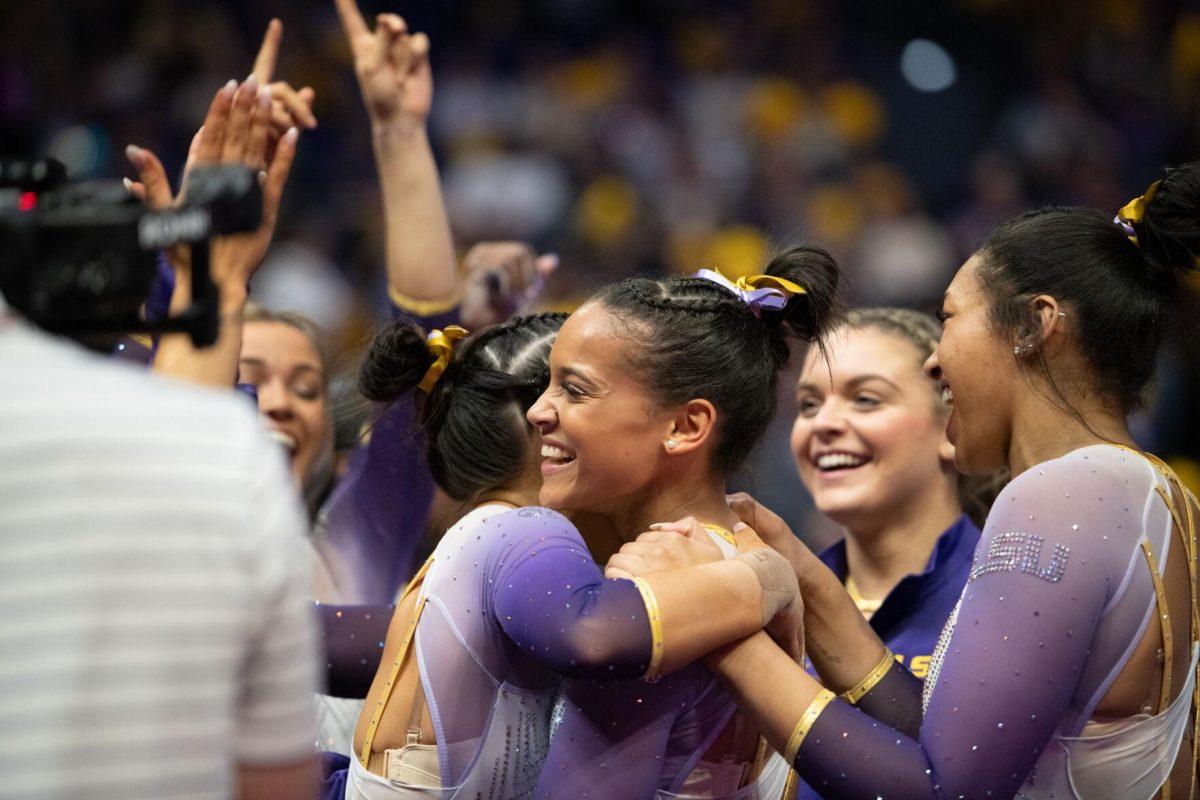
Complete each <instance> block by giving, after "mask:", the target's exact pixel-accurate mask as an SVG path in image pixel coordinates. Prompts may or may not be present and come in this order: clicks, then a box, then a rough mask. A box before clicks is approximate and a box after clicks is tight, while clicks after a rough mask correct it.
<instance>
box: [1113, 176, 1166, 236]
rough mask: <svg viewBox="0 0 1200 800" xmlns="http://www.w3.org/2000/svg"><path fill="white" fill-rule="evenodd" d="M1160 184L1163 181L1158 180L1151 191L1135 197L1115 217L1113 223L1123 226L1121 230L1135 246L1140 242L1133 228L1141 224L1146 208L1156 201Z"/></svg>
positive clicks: (1151, 185)
mask: <svg viewBox="0 0 1200 800" xmlns="http://www.w3.org/2000/svg"><path fill="white" fill-rule="evenodd" d="M1160 183H1162V181H1161V180H1157V181H1155V182H1154V183H1152V184H1150V188H1149V189H1147V190H1146V191H1145V192H1144V193H1143V194H1142V195H1141V196H1139V197H1135V198H1133V199H1132V200H1130V201H1129V202H1128V203H1126V204H1125V205H1124V206H1123V207H1122V208H1121V210H1120V211H1118V212H1117V215H1116V216H1115V217H1113V222H1115V223H1116V224H1117V225H1120V226H1121V230H1123V231H1125V235H1126V236H1128V237H1129V241H1131V242H1133V243H1134V244H1138V240H1137V231H1135V230H1134V228H1133V226H1134V225H1136V224H1137V223H1139V222H1141V221H1142V218H1143V217H1145V216H1146V206H1147V205H1148V204H1149V203H1150V201H1151V200H1153V199H1154V195H1156V194H1158V185H1159V184H1160Z"/></svg>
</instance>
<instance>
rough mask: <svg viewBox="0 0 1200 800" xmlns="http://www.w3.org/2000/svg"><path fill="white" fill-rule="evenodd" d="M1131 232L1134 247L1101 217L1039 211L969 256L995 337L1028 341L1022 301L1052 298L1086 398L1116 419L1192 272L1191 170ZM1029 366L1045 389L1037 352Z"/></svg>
mask: <svg viewBox="0 0 1200 800" xmlns="http://www.w3.org/2000/svg"><path fill="white" fill-rule="evenodd" d="M1132 227H1133V231H1134V233H1135V235H1136V242H1135V241H1133V240H1131V239H1130V237H1129V236H1128V234H1127V232H1126V230H1125V228H1124V227H1123V226H1122V225H1120V224H1118V223H1116V222H1114V221H1113V219H1112V217H1111V216H1110V215H1109V214H1107V213H1101V212H1097V211H1091V210H1088V209H1082V208H1042V209H1038V210H1036V211H1030V212H1027V213H1025V214H1022V215H1021V216H1019V217H1017V218H1016V219H1013V220H1011V221H1009V222H1007V223H1005V224H1004V225H1001V226H1000V227H999V228H997V229H996V230H995V231H993V232H992V234H991V235H990V236H989V237H988V240H987V241H986V242H985V243H984V245H983V247H981V248H980V250H979V256H980V257H981V263H980V267H981V271H980V277H981V280H982V282H983V285H984V287H985V289H986V290H987V291H988V293H989V295H990V298H991V303H992V307H991V317H992V322H993V324H994V326H995V327H996V329H997V330H998V331H1000V332H1001V333H1002V334H1005V335H1007V336H1009V337H1010V338H1011V340H1012V342H1013V343H1014V345H1015V344H1017V343H1018V342H1019V341H1022V340H1024V339H1026V338H1027V337H1034V338H1035V339H1036V334H1037V332H1038V331H1040V324H1039V321H1038V319H1037V317H1036V315H1035V313H1034V311H1033V308H1032V306H1031V304H1030V300H1031V299H1032V298H1034V297H1036V296H1037V295H1039V294H1048V295H1051V296H1053V297H1054V298H1055V299H1057V300H1058V302H1059V303H1060V305H1061V306H1062V308H1063V309H1064V311H1065V312H1066V313H1067V314H1068V315H1069V317H1070V318H1071V323H1070V324H1071V327H1072V328H1073V330H1074V332H1075V334H1076V337H1077V339H1076V340H1077V342H1078V346H1079V348H1080V350H1081V352H1082V353H1083V355H1084V357H1085V358H1086V359H1087V361H1088V363H1089V365H1090V366H1091V369H1092V373H1093V375H1094V376H1095V383H1096V386H1095V387H1094V388H1095V390H1096V391H1097V392H1100V393H1102V394H1105V395H1107V396H1109V397H1111V398H1113V399H1114V401H1115V402H1116V403H1118V404H1119V405H1120V407H1121V408H1122V409H1123V410H1125V411H1131V410H1133V409H1135V408H1137V407H1138V406H1139V405H1140V403H1141V395H1142V391H1143V390H1144V389H1145V387H1146V384H1147V383H1149V381H1150V378H1151V376H1152V375H1153V373H1154V366H1155V359H1156V357H1157V354H1158V349H1159V346H1160V345H1161V344H1162V340H1163V336H1164V335H1165V333H1166V331H1167V328H1168V324H1169V320H1170V318H1171V312H1172V311H1173V310H1174V309H1175V307H1176V305H1177V301H1178V300H1179V299H1180V294H1179V289H1180V284H1181V278H1182V277H1183V276H1184V275H1185V274H1187V273H1188V272H1194V271H1195V269H1196V263H1195V260H1194V259H1195V256H1196V255H1197V254H1200V163H1198V162H1192V163H1189V164H1185V165H1184V166H1182V167H1179V168H1177V169H1172V170H1168V172H1167V174H1166V177H1164V178H1163V180H1162V182H1161V183H1160V184H1159V185H1158V187H1157V191H1156V192H1155V193H1154V194H1153V197H1152V198H1151V199H1150V200H1149V202H1148V203H1146V206H1145V214H1144V216H1143V218H1142V219H1141V220H1139V221H1137V222H1134V223H1132ZM1023 361H1024V359H1023ZM1030 361H1032V362H1033V363H1034V364H1036V365H1037V367H1038V368H1039V369H1040V370H1041V371H1042V372H1043V374H1044V375H1045V376H1046V377H1047V378H1048V380H1049V381H1050V384H1051V386H1052V387H1054V386H1055V382H1054V376H1053V375H1050V373H1049V370H1048V369H1047V367H1046V364H1045V361H1044V360H1043V359H1042V357H1041V350H1040V348H1037V349H1036V354H1035V357H1034V358H1033V359H1031V360H1030ZM1058 395H1059V399H1060V400H1062V395H1061V392H1058Z"/></svg>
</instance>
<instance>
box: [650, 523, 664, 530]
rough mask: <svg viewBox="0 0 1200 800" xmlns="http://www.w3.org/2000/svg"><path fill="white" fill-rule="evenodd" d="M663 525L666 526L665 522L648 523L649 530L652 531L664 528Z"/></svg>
mask: <svg viewBox="0 0 1200 800" xmlns="http://www.w3.org/2000/svg"><path fill="white" fill-rule="evenodd" d="M665 527H666V523H664V522H652V523H650V530H652V531H656V530H658V529H659V528H665Z"/></svg>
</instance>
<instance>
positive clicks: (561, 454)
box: [542, 444, 575, 461]
mask: <svg viewBox="0 0 1200 800" xmlns="http://www.w3.org/2000/svg"><path fill="white" fill-rule="evenodd" d="M542 458H549V459H551V460H552V461H572V460H574V458H575V456H574V454H572V453H570V452H568V451H566V450H564V449H562V448H561V447H555V446H554V445H552V444H544V445H542Z"/></svg>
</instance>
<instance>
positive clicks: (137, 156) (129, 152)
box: [125, 144, 145, 167]
mask: <svg viewBox="0 0 1200 800" xmlns="http://www.w3.org/2000/svg"><path fill="white" fill-rule="evenodd" d="M125 157H126V158H128V159H129V160H130V161H132V162H133V163H134V164H135V165H136V166H139V167H140V166H141V165H142V160H143V159H144V158H145V154H144V153H143V152H142V148H140V147H138V146H137V145H136V144H131V145H127V146H126V147H125Z"/></svg>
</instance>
